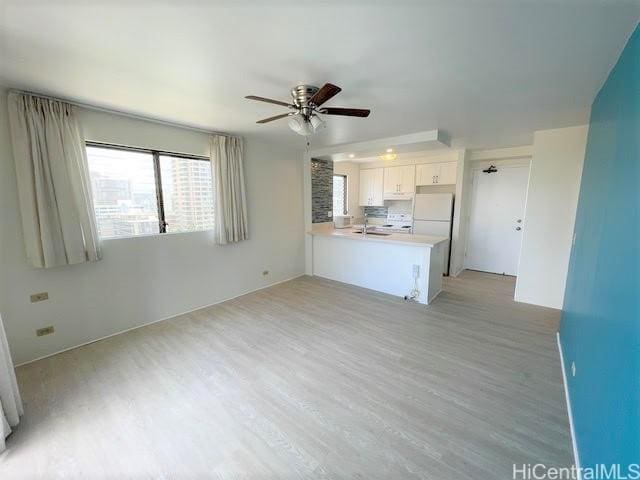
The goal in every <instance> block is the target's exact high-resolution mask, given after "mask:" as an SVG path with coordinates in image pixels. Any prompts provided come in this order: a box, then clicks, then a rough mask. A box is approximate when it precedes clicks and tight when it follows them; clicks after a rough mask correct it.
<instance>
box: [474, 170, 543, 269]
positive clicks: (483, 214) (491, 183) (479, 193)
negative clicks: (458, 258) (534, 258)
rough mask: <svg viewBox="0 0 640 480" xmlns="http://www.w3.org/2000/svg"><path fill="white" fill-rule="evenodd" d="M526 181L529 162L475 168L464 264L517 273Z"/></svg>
mask: <svg viewBox="0 0 640 480" xmlns="http://www.w3.org/2000/svg"><path fill="white" fill-rule="evenodd" d="M528 181H529V166H528V165H518V166H500V167H498V171H497V172H495V173H484V172H482V169H477V170H474V172H473V194H472V198H471V218H470V221H469V243H468V247H467V253H466V257H465V267H466V268H469V269H471V270H481V271H483V272H492V273H500V274H505V275H517V273H518V258H519V256H520V245H521V243H522V230H523V229H524V207H525V201H526V197H527V183H528ZM549 214H552V212H549Z"/></svg>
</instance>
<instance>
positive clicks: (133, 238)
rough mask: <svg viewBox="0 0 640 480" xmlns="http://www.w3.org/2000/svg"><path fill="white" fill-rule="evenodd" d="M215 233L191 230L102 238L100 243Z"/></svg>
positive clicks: (208, 230) (211, 230) (209, 230)
mask: <svg viewBox="0 0 640 480" xmlns="http://www.w3.org/2000/svg"><path fill="white" fill-rule="evenodd" d="M205 232H213V229H212V228H210V229H207V230H190V231H188V232H166V233H145V234H143V235H129V236H124V237H106V238H105V237H100V242H112V241H116V240H135V239H136V238H153V237H170V236H174V235H188V234H191V233H205Z"/></svg>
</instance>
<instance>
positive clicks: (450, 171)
mask: <svg viewBox="0 0 640 480" xmlns="http://www.w3.org/2000/svg"><path fill="white" fill-rule="evenodd" d="M457 173H458V163H457V162H447V163H441V164H440V173H438V174H437V176H436V180H437V184H438V185H455V183H456V178H457Z"/></svg>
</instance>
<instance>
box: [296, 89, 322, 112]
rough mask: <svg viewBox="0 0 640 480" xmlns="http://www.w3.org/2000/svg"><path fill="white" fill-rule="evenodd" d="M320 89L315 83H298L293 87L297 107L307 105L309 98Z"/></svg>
mask: <svg viewBox="0 0 640 480" xmlns="http://www.w3.org/2000/svg"><path fill="white" fill-rule="evenodd" d="M318 90H319V88H318V87H314V86H313V85H296V86H295V87H293V88H292V89H291V96H292V97H293V103H294V104H295V105H296V106H297V107H306V106H307V104H308V102H309V99H310V98H311V97H313V95H314V94H315V93H316V92H317V91H318Z"/></svg>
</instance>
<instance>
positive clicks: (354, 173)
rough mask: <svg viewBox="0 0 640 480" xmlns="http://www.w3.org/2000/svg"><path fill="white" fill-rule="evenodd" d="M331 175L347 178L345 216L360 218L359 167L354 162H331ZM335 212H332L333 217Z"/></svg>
mask: <svg viewBox="0 0 640 480" xmlns="http://www.w3.org/2000/svg"><path fill="white" fill-rule="evenodd" d="M333 173H334V174H335V175H346V176H347V214H348V215H353V216H354V217H355V218H360V217H362V207H360V205H359V203H360V199H359V196H358V194H359V192H360V165H358V164H357V163H354V162H333ZM335 214H336V212H334V215H335Z"/></svg>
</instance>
